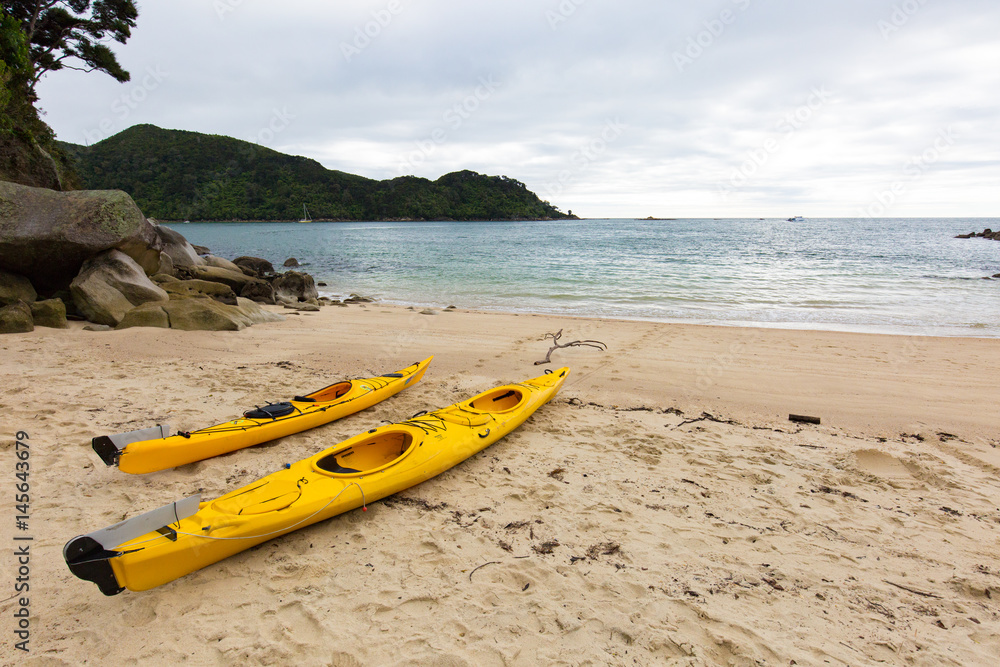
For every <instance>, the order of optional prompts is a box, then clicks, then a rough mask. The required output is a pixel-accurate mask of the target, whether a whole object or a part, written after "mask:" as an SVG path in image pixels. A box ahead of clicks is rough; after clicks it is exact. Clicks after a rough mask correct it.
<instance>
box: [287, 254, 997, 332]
mask: <svg viewBox="0 0 1000 667" xmlns="http://www.w3.org/2000/svg"><path fill="white" fill-rule="evenodd" d="M298 268H308V265H302V266H301V267H296V268H294V269H292V270H297V269H298ZM317 289H318V291H319V295H320V296H325V297H328V298H331V299H337V300H342V299H345V298H347V297H348V293H343V292H333V291H331V290H329V289H328V287H318V288H317ZM362 296H365V295H362ZM373 298H375V299H376V301H375V303H376V304H384V305H387V306H395V307H402V308H411V307H412V308H421V309H423V308H433V309H439V310H444V309H446V308H448V306H450V305H453V304H448V306H443V305H441V304H440V303H419V302H410V301H404V300H396V299H392V298H383V297H373ZM455 307H456V308H458V309H460V310H462V311H467V312H478V313H492V314H496V315H537V316H539V317H566V318H570V319H580V320H600V321H608V322H645V323H648V324H679V325H691V326H703V327H725V328H737V329H770V330H776V331H825V332H828V333H846V334H859V335H868V336H903V337H911V336H914V337H921V338H976V339H983V340H996V339H1000V328H998V329H997V330H996V333H995V334H993V335H984V334H974V333H962V332H965V331H967V330H973V331H978V330H979V329H981V328H982V329H986V330H988V328H987V327H986V326H985V325H984V326H982V327H980V326H979V325H973V326H967V327H964V328H960V327H935V326H932V325H924V326H922V327H915V326H914V327H910V326H895V325H891V324H840V325H835V324H829V323H825V322H818V323H815V324H814V325H813V326H809V323H807V322H751V321H744V320H708V319H704V320H700V319H693V318H692V319H677V318H673V319H670V318H668V319H656V318H652V317H638V316H636V317H626V316H623V315H619V316H611V315H578V314H572V313H558V312H545V311H539V310H523V311H522V310H503V309H501V308H497V309H491V308H488V307H483V306H474V307H464V306H455ZM832 327H843V328H832ZM907 329H915V331H907ZM916 329H919V331H916ZM952 331H953V332H955V333H948V332H952Z"/></svg>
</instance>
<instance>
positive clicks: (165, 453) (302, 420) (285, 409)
mask: <svg viewBox="0 0 1000 667" xmlns="http://www.w3.org/2000/svg"><path fill="white" fill-rule="evenodd" d="M433 358H434V357H428V358H426V359H424V360H423V361H420V362H418V363H415V364H413V365H411V366H407V367H406V368H404V369H403V370H401V371H397V372H395V373H386V374H385V375H380V376H379V377H373V378H366V379H363V380H346V381H344V382H338V383H336V384H331V385H330V386H328V387H324V388H322V389H320V390H318V391H314V392H312V393H311V394H306V395H305V396H296V397H295V398H293V399H292V400H291V401H286V402H282V403H274V404H270V405H266V406H264V407H263V408H260V407H258V408H257V409H255V410H250V411H248V412H246V413H244V415H243V416H242V417H240V418H237V419H233V420H232V421H228V422H225V423H224V424H217V425H215V426H209V427H208V428H203V429H201V430H198V431H191V432H188V433H184V432H181V433H177V434H175V435H169V432H170V427H169V426H166V425H164V426H155V427H153V428H148V429H142V430H139V431H130V432H128V433H119V434H116V435H102V436H99V437H97V438H94V439H93V440H92V441H91V444H92V445H93V448H94V451H95V452H97V454H98V455H99V456H100V457H101V459H102V460H103V461H104V462H105V463H106V464H108V465H109V466H111V465H117V466H118V468H119V470H122V471H123V472H128V473H134V474H138V473H147V472H155V471H157V470H164V469H166V468H174V467H176V466H179V465H184V464H185V463H193V462H194V461H201V460H203V459H207V458H211V457H213V456H219V455H220V454H225V453H227V452H232V451H235V450H237V449H242V448H244V447H250V446H251V445H257V444H260V443H262V442H267V441H268V440H275V439H277V438H283V437H285V436H287V435H291V434H293V433H298V432H300V431H305V430H307V429H311V428H315V427H316V426H321V425H323V424H328V423H330V422H332V421H334V420H336V419H340V418H341V417H346V416H348V415H352V414H354V413H355V412H359V411H361V410H364V409H366V408H370V407H371V406H373V405H375V404H376V403H379V402H381V401H384V400H385V399H387V398H389V397H390V396H395V395H396V394H398V393H399V392H400V391H402V390H403V389H405V388H406V387H409V386H412V385H414V384H416V383H417V382H419V381H420V378H421V377H423V375H424V371H425V370H427V366H428V365H429V364H430V363H431V359H433Z"/></svg>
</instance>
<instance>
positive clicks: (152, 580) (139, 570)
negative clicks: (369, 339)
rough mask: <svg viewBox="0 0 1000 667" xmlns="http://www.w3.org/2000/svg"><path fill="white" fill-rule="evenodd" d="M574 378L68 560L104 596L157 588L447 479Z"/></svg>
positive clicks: (103, 537)
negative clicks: (440, 478) (442, 476)
mask: <svg viewBox="0 0 1000 667" xmlns="http://www.w3.org/2000/svg"><path fill="white" fill-rule="evenodd" d="M568 374H569V369H568V368H561V369H559V370H558V371H555V372H553V373H551V374H546V375H543V376H541V377H538V378H535V379H533V380H528V381H526V382H521V383H518V384H508V385H503V386H501V387H497V388H496V389H491V390H489V391H486V392H483V393H481V394H479V395H478V396H475V397H473V398H470V399H468V400H466V401H462V402H460V403H456V404H454V405H451V406H449V407H447V408H442V409H441V410H437V411H436V412H431V413H428V414H424V415H419V416H415V417H413V418H411V419H408V420H407V421H404V422H402V423H399V424H391V425H388V426H381V427H379V428H375V429H372V430H370V431H368V432H367V433H363V434H361V435H358V436H355V437H353V438H350V439H349V440H345V441H344V442H341V443H340V444H337V445H334V446H333V447H330V448H328V449H325V450H323V451H321V452H319V453H318V454H316V455H315V456H312V457H310V458H308V459H304V460H302V461H299V462H298V463H293V464H289V465H288V466H287V468H286V469H284V470H281V471H279V472H276V473H273V474H271V475H268V476H267V477H264V478H263V479H260V480H258V481H256V482H254V483H252V484H248V485H247V486H245V487H243V488H241V489H237V490H235V491H231V492H230V493H227V494H226V495H224V496H222V497H221V498H218V499H216V500H213V501H211V502H207V503H203V502H200V497H199V496H197V495H196V496H191V497H190V498H186V499H184V500H182V501H178V502H176V503H172V504H170V505H166V506H164V507H161V508H159V509H157V510H153V511H152V512H147V513H146V514H143V515H141V516H138V517H135V518H133V519H128V520H126V521H123V522H121V523H119V524H115V525H113V526H110V527H108V528H105V529H102V530H98V531H95V532H93V533H89V534H88V535H82V536H79V537H75V538H73V539H72V540H70V541H69V542H67V543H66V546H65V547H64V549H63V556H64V557H65V559H66V563H67V565H69V568H70V570H71V571H72V572H73V574H75V575H76V576H77V577H79V578H81V579H84V580H87V581H93V582H94V583H96V584H97V585H98V587H99V588H100V589H101V592H102V593H104V594H105V595H115V594H117V593H120V592H121V591H123V590H125V589H126V588H127V589H129V590H132V591H143V590H147V589H150V588H154V587H156V586H160V585H162V584H165V583H167V582H170V581H173V580H174V579H177V578H178V577H182V576H184V575H186V574H189V573H191V572H194V571H195V570H198V569H200V568H203V567H205V566H207V565H210V564H212V563H215V562H218V561H220V560H222V559H223V558H227V557H228V556H232V555H233V554H236V553H239V552H241V551H244V550H246V549H249V548H250V547H252V546H254V545H257V544H260V543H261V542H266V541H267V540H270V539H273V538H275V537H278V536H279V535H284V534H286V533H289V532H291V531H293V530H297V529H298V528H302V527H304V526H308V525H311V524H314V523H317V522H319V521H323V520H325V519H329V518H330V517H333V516H336V515H338V514H342V513H344V512H347V511H350V510H353V509H356V508H358V507H364V506H365V505H366V503H369V502H372V501H375V500H378V499H380V498H384V497H386V496H389V495H391V494H393V493H396V492H398V491H402V490H403V489H407V488H409V487H411V486H414V485H416V484H419V483H421V482H423V481H424V480H427V479H430V478H431V477H434V476H435V475H437V474H439V473H442V472H444V471H445V470H448V469H449V468H451V467H453V466H455V465H457V464H458V463H460V462H462V461H464V460H465V459H467V458H469V457H470V456H472V455H473V454H475V453H477V452H479V451H481V450H483V449H485V448H486V447H488V446H489V445H491V444H493V443H494V442H496V441H497V440H499V439H500V438H502V437H504V436H505V435H507V434H508V433H510V432H511V431H513V430H514V429H515V428H517V427H518V426H520V425H521V423H523V422H524V420H526V419H527V418H528V417H529V416H531V414H532V413H534V412H535V410H537V409H538V408H539V407H541V406H542V405H544V404H545V403H546V402H548V401H549V400H551V399H552V397H553V396H555V394H556V392H558V391H559V388H560V387H561V386H562V384H563V382H565V380H566V376H567V375H568Z"/></svg>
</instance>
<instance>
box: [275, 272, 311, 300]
mask: <svg viewBox="0 0 1000 667" xmlns="http://www.w3.org/2000/svg"><path fill="white" fill-rule="evenodd" d="M271 284H272V285H274V298H275V299H276V300H278V301H281V300H282V299H287V300H292V301H308V300H309V299H315V298H317V297H318V296H319V292H318V291H316V283H315V282H314V281H313V277H312V276H310V275H309V274H308V273H299V272H298V271H286V272H285V273H282V274H280V275H278V277H276V278H275V279H274V281H272V283H271Z"/></svg>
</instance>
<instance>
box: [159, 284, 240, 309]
mask: <svg viewBox="0 0 1000 667" xmlns="http://www.w3.org/2000/svg"><path fill="white" fill-rule="evenodd" d="M160 286H161V287H162V288H163V289H164V290H165V291H166V292H167V294H169V295H171V298H172V299H178V298H184V297H191V296H207V297H209V298H212V299H215V300H216V301H218V302H219V303H225V304H229V305H231V306H235V305H236V293H235V292H233V288H232V287H230V286H229V285H225V284H223V283H214V282H211V281H209V280H174V281H171V282H165V283H161V285H160Z"/></svg>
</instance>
